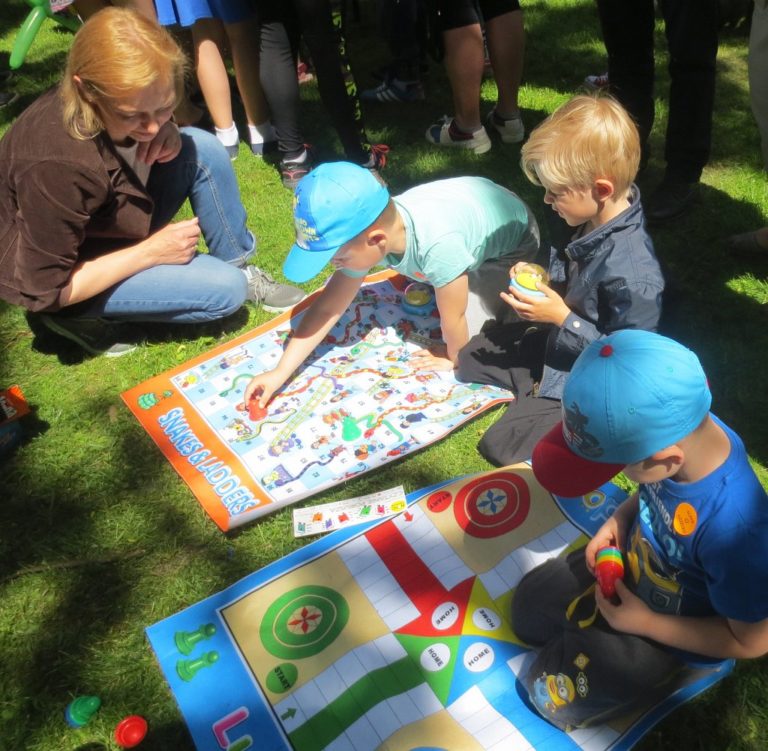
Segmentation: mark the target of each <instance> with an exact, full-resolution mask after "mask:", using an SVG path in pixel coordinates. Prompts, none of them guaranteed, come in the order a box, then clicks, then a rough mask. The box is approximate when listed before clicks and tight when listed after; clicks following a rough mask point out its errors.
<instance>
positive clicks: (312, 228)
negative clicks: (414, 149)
mask: <svg viewBox="0 0 768 751" xmlns="http://www.w3.org/2000/svg"><path fill="white" fill-rule="evenodd" d="M294 219H295V224H296V243H295V244H294V246H293V247H292V248H291V251H290V253H289V254H288V258H287V259H286V261H285V264H284V265H283V273H284V274H285V276H286V277H287V278H288V279H290V280H291V281H294V282H299V283H301V282H306V281H307V280H309V279H311V278H312V277H313V276H316V275H317V274H319V273H320V271H322V269H323V267H324V266H325V265H326V264H327V263H328V262H329V261H330V262H331V263H332V264H333V266H334V267H335V269H336V271H335V273H334V274H333V275H332V276H331V278H330V280H329V281H328V283H327V284H326V285H325V288H324V289H323V290H322V292H321V293H320V295H319V296H318V297H317V299H316V300H315V301H314V302H313V303H312V305H311V306H310V307H309V308H308V309H307V311H306V312H305V314H304V317H303V318H302V320H301V323H300V324H299V325H298V327H297V329H296V331H295V332H294V334H293V336H292V337H291V339H290V341H289V342H288V345H287V346H286V348H285V351H284V352H283V355H282V357H281V358H280V362H279V363H278V365H277V367H276V368H275V369H274V370H271V371H267V372H265V373H262V374H260V375H258V376H256V377H255V378H253V380H252V381H251V382H250V383H249V384H248V386H247V387H246V390H245V398H246V401H247V400H249V399H250V398H251V397H252V396H254V395H257V396H258V399H259V405H260V406H261V407H264V406H266V404H267V403H268V402H269V400H270V399H271V398H272V395H273V394H274V393H275V391H277V390H278V389H279V388H280V387H281V386H282V385H283V383H285V381H286V380H287V379H288V378H289V377H290V376H291V374H292V373H293V372H294V371H295V370H296V368H298V367H299V365H301V363H302V362H303V361H304V360H305V359H306V358H307V357H308V356H309V355H310V354H311V352H312V351H313V350H314V349H315V347H316V346H317V345H319V344H320V343H321V342H322V341H323V339H324V338H325V336H326V335H327V334H328V332H329V331H330V330H331V328H333V326H334V324H335V323H336V322H337V321H338V320H339V318H340V317H341V315H342V314H343V313H344V312H345V311H346V310H347V308H348V307H349V305H350V304H351V303H352V301H353V299H354V298H355V295H356V294H357V292H358V290H359V289H360V286H361V284H362V282H363V279H364V277H365V275H366V274H367V273H368V271H369V270H370V269H371V268H372V267H374V266H377V265H379V264H382V265H386V266H389V267H390V268H392V269H394V270H395V271H398V272H399V273H401V274H403V275H404V276H406V277H409V278H410V279H414V280H417V281H421V282H426V283H428V284H431V285H433V286H434V288H435V300H436V303H437V309H438V312H439V314H440V324H441V328H442V334H443V340H444V341H445V351H441V352H436V353H433V352H430V351H428V350H420V351H419V352H417V353H416V356H415V358H414V359H413V360H412V361H411V362H412V364H413V366H414V367H415V368H416V369H431V370H451V369H453V367H454V366H455V363H456V360H457V356H458V353H459V350H460V349H461V348H462V347H463V346H464V345H465V344H466V343H467V342H468V341H469V339H470V337H471V336H473V335H475V334H476V333H478V332H479V331H480V328H481V327H482V325H483V324H484V323H485V322H486V321H488V320H502V319H503V317H505V316H506V317H509V316H510V315H514V313H511V311H510V309H509V308H508V307H507V306H506V304H505V303H504V301H503V300H502V299H501V296H500V294H501V292H502V291H503V290H505V289H507V286H508V284H509V269H510V268H511V266H512V265H513V264H515V263H516V262H518V261H521V260H533V258H534V257H535V256H536V254H537V252H538V248H539V231H538V226H537V225H536V220H535V219H534V217H533V215H532V214H531V212H530V210H529V209H528V207H527V206H526V205H525V203H524V202H523V201H522V200H521V199H520V198H518V197H517V196H516V195H515V194H514V193H512V192H511V191H509V190H507V189H506V188H503V187H502V186H500V185H496V184H495V183H493V182H491V181H490V180H486V179H485V178H482V177H458V178H452V179H448V180H438V181H435V182H431V183H426V184H424V185H419V186H417V187H415V188H412V189H411V190H408V191H406V192H405V193H403V194H401V195H399V196H397V197H395V198H390V195H389V193H388V191H387V189H386V187H384V186H383V185H381V184H380V183H379V182H378V181H377V180H376V178H375V177H374V176H373V175H372V174H371V172H370V170H367V169H363V168H361V167H358V166H357V165H354V164H351V163H349V162H331V163H326V164H322V165H320V166H319V167H317V168H316V169H315V170H314V171H313V172H311V173H310V174H309V175H307V176H306V177H304V178H303V179H302V180H301V182H300V183H299V185H298V187H297V189H296V194H295V197H294Z"/></svg>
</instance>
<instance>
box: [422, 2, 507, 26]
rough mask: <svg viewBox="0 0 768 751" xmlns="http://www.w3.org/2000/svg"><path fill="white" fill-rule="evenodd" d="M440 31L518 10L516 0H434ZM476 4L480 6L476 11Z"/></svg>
mask: <svg viewBox="0 0 768 751" xmlns="http://www.w3.org/2000/svg"><path fill="white" fill-rule="evenodd" d="M435 6H436V9H437V11H438V24H439V26H440V31H447V30H449V29H458V28H460V27H462V26H471V25H472V24H475V23H480V21H481V19H482V20H484V21H490V20H491V19H492V18H496V16H502V15H504V14H505V13H511V12H512V11H513V10H520V3H519V2H518V0H435ZM478 6H480V8H479V10H480V12H479V13H478Z"/></svg>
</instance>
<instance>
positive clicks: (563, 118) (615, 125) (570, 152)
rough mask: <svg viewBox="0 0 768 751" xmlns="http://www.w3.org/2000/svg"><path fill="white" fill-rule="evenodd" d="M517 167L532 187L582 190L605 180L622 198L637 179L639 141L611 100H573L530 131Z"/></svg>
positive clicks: (630, 123)
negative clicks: (608, 181)
mask: <svg viewBox="0 0 768 751" xmlns="http://www.w3.org/2000/svg"><path fill="white" fill-rule="evenodd" d="M520 161H521V165H522V168H523V172H525V174H526V176H527V177H528V179H529V180H530V181H531V182H532V183H534V184H536V185H544V187H546V188H550V189H556V190H557V189H559V190H569V189H570V190H573V189H582V190H583V189H586V188H590V187H591V186H592V185H593V184H594V182H595V180H597V179H599V178H605V179H609V180H611V182H613V185H614V189H615V192H616V194H621V193H623V192H625V191H626V190H628V189H629V187H630V185H631V184H632V182H633V181H634V179H635V176H636V175H637V170H638V166H639V164H640V137H639V135H638V132H637V126H636V125H635V124H634V122H633V121H632V118H630V116H629V114H628V113H627V111H626V110H625V109H624V108H623V107H622V106H621V105H620V104H619V103H618V102H617V101H616V100H615V99H613V98H612V97H610V96H607V95H605V94H601V95H597V96H588V95H582V96H576V97H574V98H573V99H571V100H570V101H569V102H566V103H565V104H564V105H563V106H562V107H559V108H558V109H557V110H555V111H554V112H553V113H552V114H551V115H550V116H549V117H548V118H547V119H546V120H544V122H543V123H541V124H540V125H539V126H538V127H536V128H535V129H534V130H533V132H532V133H531V136H530V138H529V139H528V142H527V143H525V144H524V145H523V148H522V150H521V154H520Z"/></svg>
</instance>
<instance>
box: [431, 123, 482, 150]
mask: <svg viewBox="0 0 768 751" xmlns="http://www.w3.org/2000/svg"><path fill="white" fill-rule="evenodd" d="M425 135H426V138H427V141H429V142H430V143H434V144H435V145H436V146H454V147H456V148H458V149H469V150H470V151H474V152H475V154H485V153H486V152H487V151H490V150H491V139H490V138H489V137H488V133H487V132H486V130H485V128H484V127H483V126H482V125H481V126H480V129H479V130H476V131H475V132H474V133H464V132H462V131H460V130H459V129H458V128H457V127H456V124H455V122H454V120H453V118H452V117H448V115H443V119H442V120H440V121H439V122H436V123H435V124H434V125H430V126H429V128H427V132H426V134H425Z"/></svg>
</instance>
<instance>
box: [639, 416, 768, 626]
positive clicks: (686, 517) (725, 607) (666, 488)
mask: <svg viewBox="0 0 768 751" xmlns="http://www.w3.org/2000/svg"><path fill="white" fill-rule="evenodd" d="M712 418H713V419H714V420H715V422H716V423H717V424H718V425H719V426H720V427H721V428H722V429H723V430H724V431H725V433H726V435H727V436H728V439H729V440H730V443H731V451H730V454H729V456H728V458H727V459H726V461H725V462H724V463H723V464H722V465H721V466H720V467H718V468H717V469H716V470H715V471H714V472H712V473H710V474H709V475H707V477H705V478H703V479H701V480H699V481H698V482H693V483H679V482H675V481H674V480H671V479H667V480H663V481H661V482H658V483H649V484H643V485H640V489H639V494H640V495H639V512H638V515H637V517H636V519H635V522H634V524H633V526H632V529H631V530H630V535H629V539H628V541H627V568H628V575H627V576H626V577H625V578H626V579H627V582H628V584H629V585H630V586H631V587H632V589H633V590H634V591H635V593H636V594H637V595H638V596H639V597H640V598H641V599H643V600H644V601H645V602H646V603H647V604H648V605H649V606H650V607H651V608H653V610H656V611H658V612H662V613H673V614H678V615H692V616H706V615H713V614H718V615H720V616H723V617H725V618H731V619H733V620H737V621H744V622H747V623H755V622H757V621H761V620H763V619H765V618H768V496H767V495H766V492H765V490H763V488H762V487H761V485H760V482H759V480H758V479H757V477H756V475H755V473H754V471H753V470H752V467H751V466H750V465H749V461H748V459H747V454H746V450H745V448H744V443H743V442H742V440H741V439H740V438H739V436H738V435H736V433H734V432H733V431H732V430H731V429H730V428H728V426H726V425H725V424H724V423H722V422H721V421H720V420H718V419H717V418H716V417H715V416H714V415H712Z"/></svg>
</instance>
